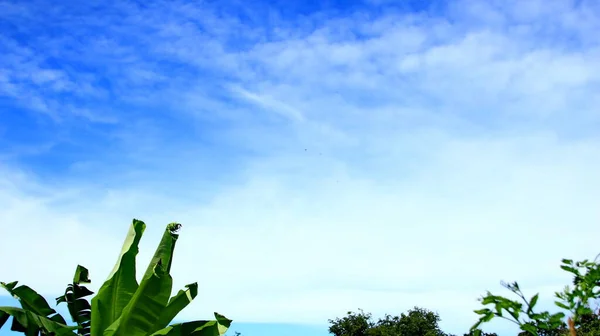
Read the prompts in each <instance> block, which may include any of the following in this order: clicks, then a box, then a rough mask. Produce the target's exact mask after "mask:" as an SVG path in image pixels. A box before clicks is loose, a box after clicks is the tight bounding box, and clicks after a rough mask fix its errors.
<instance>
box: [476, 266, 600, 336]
mask: <svg viewBox="0 0 600 336" xmlns="http://www.w3.org/2000/svg"><path fill="white" fill-rule="evenodd" d="M562 264H563V265H561V268H562V269H563V270H565V271H567V272H569V273H572V274H573V277H574V279H573V285H574V288H573V289H571V288H569V287H568V286H567V287H566V288H565V289H564V291H562V292H557V293H555V295H556V297H557V298H558V299H560V301H555V304H556V305H557V306H558V307H560V308H563V309H566V310H569V311H570V312H571V313H572V317H571V318H572V320H573V321H574V323H575V326H576V329H577V331H578V334H579V335H581V336H592V335H594V336H596V335H600V331H599V330H600V329H599V328H598V327H599V326H600V320H599V319H598V315H597V314H594V313H593V311H592V309H591V308H590V301H591V300H593V299H598V298H600V265H599V264H598V263H596V262H595V261H594V262H590V261H588V260H587V259H586V260H584V261H580V262H575V263H574V262H573V261H572V260H569V259H563V260H562ZM502 285H503V286H504V287H506V288H508V289H509V290H510V291H512V292H513V293H514V294H516V295H517V296H518V297H519V298H520V299H521V300H522V301H523V303H524V304H525V305H523V303H521V302H519V301H518V300H510V299H507V298H505V297H503V296H498V295H493V294H492V293H490V292H487V295H486V296H484V297H483V298H481V299H480V301H481V303H482V304H483V305H484V306H486V305H491V306H492V307H493V308H483V309H479V310H475V313H476V314H478V315H481V317H480V318H479V321H478V322H477V323H476V324H475V325H473V327H472V328H471V331H472V332H473V334H474V335H476V336H478V335H480V333H481V332H480V331H478V330H479V329H478V327H479V326H480V325H481V324H482V323H486V322H489V321H490V320H492V319H493V318H495V317H500V318H503V319H506V320H509V321H511V322H513V323H516V324H517V325H519V327H520V329H521V330H522V331H523V332H521V333H520V334H519V335H522V336H524V335H534V336H563V335H567V334H568V332H569V329H568V327H567V326H566V324H565V322H564V317H565V316H566V315H565V314H564V313H562V312H559V313H555V314H550V313H549V312H548V311H543V312H535V311H534V307H535V305H536V303H537V301H538V297H539V294H536V295H534V296H533V297H531V298H530V299H529V300H527V299H526V297H525V296H524V294H523V293H522V292H521V289H520V288H519V285H518V283H517V282H514V283H512V284H505V283H502Z"/></svg>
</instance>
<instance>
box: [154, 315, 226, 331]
mask: <svg viewBox="0 0 600 336" xmlns="http://www.w3.org/2000/svg"><path fill="white" fill-rule="evenodd" d="M231 321H232V320H230V319H228V318H226V317H225V316H223V315H221V314H219V313H215V320H212V321H191V322H184V323H177V324H173V325H170V326H168V327H166V328H164V329H161V330H159V331H157V332H155V333H153V334H151V335H150V336H221V335H224V334H225V333H226V332H227V329H229V326H231Z"/></svg>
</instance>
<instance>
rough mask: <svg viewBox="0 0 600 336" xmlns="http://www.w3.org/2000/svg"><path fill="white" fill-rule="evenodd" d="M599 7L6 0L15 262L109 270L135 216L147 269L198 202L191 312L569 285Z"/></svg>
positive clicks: (590, 163)
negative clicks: (565, 261) (172, 228)
mask: <svg viewBox="0 0 600 336" xmlns="http://www.w3.org/2000/svg"><path fill="white" fill-rule="evenodd" d="M599 29H600V2H598V1H595V0H580V1H575V0H572V1H570V0H528V1H517V0H491V1H489V0H488V1H483V0H482V1H477V0H472V1H467V0H456V1H447V2H444V1H431V2H427V1H392V0H365V1H358V0H356V1H334V0H329V1H299V0H290V1H281V0H274V1H273V0H272V1H262V0H256V1H239V0H226V1H180V0H170V1H152V0H151V1H128V0H119V1H111V0H107V1H95V0H92V1H68V0H67V1H61V2H56V1H53V2H51V1H41V0H39V1H38V0H28V1H13V0H9V1H6V0H0V223H1V224H0V255H1V256H2V265H1V267H0V280H1V281H6V282H8V281H14V280H19V281H20V283H22V284H27V285H29V286H31V287H33V288H35V289H36V290H38V291H39V292H40V293H41V294H43V295H44V296H45V297H47V298H49V301H50V302H53V298H54V297H56V296H58V295H61V294H62V292H63V288H64V287H65V285H66V284H67V283H68V282H69V281H70V280H71V279H72V274H73V272H74V270H75V267H76V265H77V264H81V265H84V266H86V267H87V268H88V269H89V270H90V276H91V279H92V281H93V282H92V285H91V289H93V290H95V289H97V288H99V286H100V285H101V284H102V282H103V281H104V280H105V279H106V276H108V274H109V272H110V270H111V269H112V267H113V266H114V263H115V261H116V258H117V255H118V253H119V251H120V247H121V244H122V241H123V239H124V237H125V234H126V232H127V230H128V227H129V225H130V224H131V220H132V219H133V218H137V219H141V220H143V221H145V222H146V224H147V225H148V228H147V230H146V233H145V235H144V238H143V239H142V243H141V247H140V248H141V251H140V254H139V256H138V263H139V264H140V267H139V271H140V272H143V270H144V269H145V267H146V265H147V264H146V263H147V262H148V260H149V258H150V256H151V255H152V253H153V249H154V247H155V246H156V244H157V243H158V240H159V239H160V236H161V235H162V232H163V230H164V228H165V225H166V224H168V223H170V222H174V221H177V222H180V223H182V224H183V228H182V231H181V237H180V239H179V241H178V245H177V249H176V251H175V260H174V264H173V268H172V274H173V277H174V281H175V285H174V290H175V291H176V290H178V289H179V288H182V287H183V286H184V285H185V284H188V283H191V282H194V281H198V282H199V286H200V289H199V295H198V297H197V298H196V300H195V301H194V302H193V303H192V304H191V305H190V306H189V307H188V308H186V309H185V310H184V311H182V313H181V314H180V315H179V316H178V319H181V320H189V319H206V318H210V317H211V316H212V312H213V311H218V312H220V313H222V314H224V315H226V316H227V317H229V318H232V319H233V320H234V324H233V326H232V329H231V330H232V331H236V330H237V331H240V332H242V333H243V334H244V336H255V335H264V336H270V335H291V336H295V335H303V336H325V335H327V326H328V322H327V321H328V319H333V318H335V317H341V316H343V315H345V314H346V312H348V311H356V310H357V309H358V308H362V309H364V310H365V311H367V312H371V313H373V315H374V316H376V317H380V316H383V314H385V313H389V314H396V315H397V314H400V313H401V312H405V311H407V310H408V309H410V308H412V307H414V306H419V307H424V308H427V309H430V310H432V311H436V312H437V313H439V314H440V317H441V319H442V320H441V322H440V326H441V327H442V329H443V330H444V331H447V332H451V333H455V334H461V335H462V333H463V332H466V331H467V330H468V328H469V327H470V326H471V325H473V323H474V322H475V321H476V320H477V315H476V314H475V313H473V310H474V309H479V308H481V304H480V303H479V302H478V301H477V299H478V298H479V297H481V296H482V295H484V294H485V292H486V291H487V290H490V291H492V292H494V293H498V294H503V295H510V293H509V292H508V291H507V290H506V289H504V288H503V287H502V286H501V285H500V281H501V280H504V281H519V284H520V285H521V287H522V288H523V290H524V292H525V293H526V295H533V294H535V293H537V292H540V293H541V299H540V307H541V308H544V309H548V310H551V311H556V308H555V307H554V306H553V304H552V302H553V298H552V297H553V293H554V291H557V290H561V289H562V288H563V287H564V285H566V284H568V283H569V281H570V278H569V276H568V274H566V273H565V272H564V271H562V270H561V269H560V268H559V265H560V260H561V259H562V258H573V259H576V260H582V259H585V258H588V259H593V258H594V256H596V254H598V252H600V251H598V244H597V241H598V240H597V236H598V235H599V234H600V226H598V223H599V219H600V207H599V206H598V203H599V202H600V174H598V172H600V112H599V111H600V94H599V92H600V62H598V60H600V35H598V34H597V33H596V32H597V31H598V30H599ZM140 275H141V274H140ZM0 295H1V296H0V304H5V303H7V302H11V301H10V298H9V297H7V293H0ZM5 329H6V328H5ZM483 329H484V331H495V332H498V333H499V334H500V335H506V336H508V335H514V334H515V331H516V329H515V327H513V326H512V325H511V324H510V323H509V322H506V321H498V322H492V323H490V324H489V325H487V326H485V327H484V328H483ZM3 332H4V333H6V331H3ZM3 335H4V334H3ZM7 335H8V334H7Z"/></svg>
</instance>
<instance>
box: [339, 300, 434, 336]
mask: <svg viewBox="0 0 600 336" xmlns="http://www.w3.org/2000/svg"><path fill="white" fill-rule="evenodd" d="M371 317H372V316H371V314H369V313H367V314H365V313H364V312H363V311H362V310H359V313H353V312H348V314H347V316H345V317H343V318H336V319H335V320H329V323H330V326H329V333H330V334H333V335H335V336H445V335H446V334H445V333H444V332H442V331H441V330H440V328H439V326H438V322H439V321H440V318H439V316H438V314H436V313H434V312H431V311H429V310H427V309H422V308H419V307H415V308H413V309H411V310H409V311H408V313H407V314H404V313H402V314H401V315H400V316H391V315H385V317H384V318H381V319H379V320H378V321H377V322H373V320H372V319H371Z"/></svg>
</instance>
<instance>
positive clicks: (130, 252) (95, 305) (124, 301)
mask: <svg viewBox="0 0 600 336" xmlns="http://www.w3.org/2000/svg"><path fill="white" fill-rule="evenodd" d="M145 229H146V224H145V223H144V222H142V221H139V220H137V219H134V220H133V223H132V224H131V226H130V228H129V232H128V234H127V237H126V238H125V242H124V243H123V248H122V249H121V254H120V255H119V259H118V260H117V263H116V265H115V267H114V269H113V271H112V272H111V274H110V275H109V277H108V279H107V280H106V281H105V282H104V284H103V285H102V286H101V287H100V289H99V290H98V293H97V294H96V296H95V297H94V298H93V299H92V320H91V333H90V334H91V336H103V332H104V330H106V329H107V328H108V327H109V326H111V325H112V324H113V323H114V322H115V321H116V320H117V319H118V318H119V317H120V316H121V314H122V313H123V309H124V308H125V307H126V306H127V305H128V304H129V302H130V301H131V298H132V297H133V295H134V293H135V292H136V291H137V289H138V287H139V285H138V282H137V280H136V278H135V258H136V256H137V254H138V251H139V247H138V246H139V243H140V239H141V238H142V235H143V233H144V230H145Z"/></svg>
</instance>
